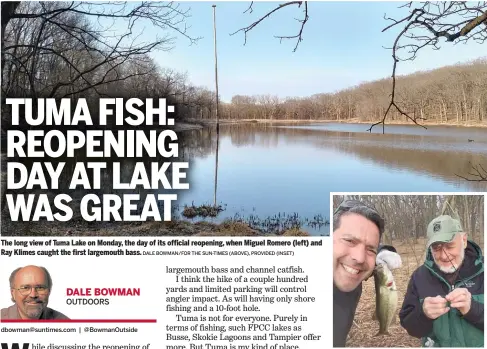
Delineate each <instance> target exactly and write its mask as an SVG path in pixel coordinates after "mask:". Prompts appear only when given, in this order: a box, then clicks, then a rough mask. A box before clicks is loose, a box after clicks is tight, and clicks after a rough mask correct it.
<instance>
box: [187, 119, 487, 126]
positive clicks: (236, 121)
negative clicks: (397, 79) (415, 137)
mask: <svg viewBox="0 0 487 349" xmlns="http://www.w3.org/2000/svg"><path fill="white" fill-rule="evenodd" d="M378 121H380V120H376V121H363V120H359V119H355V120H354V119H351V120H341V121H337V120H320V119H318V120H298V119H294V120H279V119H220V120H219V123H220V124H243V123H256V124H257V123H259V124H273V123H275V124H364V125H372V124H374V123H375V122H378ZM184 123H185V124H186V127H189V125H201V126H210V125H215V124H216V119H205V120H202V119H185V120H184ZM418 124H419V125H424V126H449V127H482V128H483V127H486V128H487V120H483V121H478V122H469V123H456V122H455V123H451V122H449V123H440V122H438V121H436V120H432V121H429V120H425V121H422V122H419V121H418ZM385 125H386V126H392V125H406V126H416V127H421V126H418V125H416V124H414V123H413V122H412V121H399V120H391V121H388V120H386V121H385ZM377 127H382V124H381V125H377V126H375V127H374V128H377Z"/></svg>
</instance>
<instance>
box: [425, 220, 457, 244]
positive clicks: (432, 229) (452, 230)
mask: <svg viewBox="0 0 487 349" xmlns="http://www.w3.org/2000/svg"><path fill="white" fill-rule="evenodd" d="M461 232H463V229H462V225H461V224H460V221H459V220H457V219H453V218H452V217H450V216H447V215H443V216H438V217H436V218H435V219H433V220H432V221H431V222H430V224H428V230H427V234H426V236H427V238H428V245H427V246H426V248H428V247H430V246H431V244H434V243H435V242H449V241H451V240H453V238H454V237H455V235H456V234H457V233H461Z"/></svg>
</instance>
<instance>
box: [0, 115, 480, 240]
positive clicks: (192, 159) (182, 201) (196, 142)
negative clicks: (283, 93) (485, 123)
mask: <svg viewBox="0 0 487 349" xmlns="http://www.w3.org/2000/svg"><path fill="white" fill-rule="evenodd" d="M368 127H369V125H368V124H338V123H320V124H302V125H292V126H291V125H289V124H278V123H276V124H260V123H248V124H222V125H221V126H220V138H219V140H220V141H219V151H218V182H217V204H220V205H222V207H223V208H224V211H222V212H221V213H220V214H219V215H218V216H217V217H215V218H205V220H207V221H210V222H214V223H219V222H221V221H223V220H224V219H228V218H232V219H241V220H244V221H245V222H247V223H250V225H251V226H253V227H255V228H258V229H262V230H264V231H268V232H273V229H275V228H278V229H286V228H291V227H296V226H298V227H300V229H302V230H305V231H308V232H310V233H311V234H313V235H328V234H329V225H328V224H324V223H325V222H327V221H329V220H330V192H348V191H350V192H393V191H394V192H469V191H476V192H480V191H487V183H486V182H470V181H466V180H465V179H462V178H460V177H458V175H461V176H468V173H469V172H470V171H472V167H471V164H473V165H479V164H480V165H483V166H484V168H486V169H487V129H485V128H460V127H444V126H438V127H428V129H427V130H424V129H423V128H421V127H418V126H402V125H401V126H387V127H386V134H382V128H381V127H375V128H374V129H373V132H372V133H369V132H367V128H368ZM216 138H217V137H216V127H215V126H212V127H206V128H203V129H196V130H190V131H184V132H183V134H182V136H181V137H180V142H181V143H180V149H181V151H180V155H181V156H182V158H184V160H185V161H188V162H189V166H190V170H189V175H188V179H187V180H186V181H187V182H189V183H190V189H189V190H188V191H179V192H178V194H179V200H178V202H177V203H176V204H174V205H173V209H174V216H175V217H179V218H183V217H182V216H181V213H182V211H183V209H184V206H185V205H188V206H191V205H192V204H194V205H195V206H200V205H205V204H209V205H213V200H214V188H215V185H214V181H215V158H216V144H217V142H216ZM469 140H470V141H469ZM2 158H3V159H5V154H3V155H2ZM60 161H66V166H65V169H64V171H63V176H62V178H61V182H60V187H59V189H58V192H59V193H67V192H68V187H69V183H70V181H71V176H72V174H73V171H74V167H75V165H76V161H86V159H83V158H79V159H78V160H75V159H73V158H69V159H60ZM114 161H117V160H114ZM138 161H140V160H138ZM150 161H153V160H146V162H150ZM162 161H164V160H162ZM135 162H136V160H134V159H124V160H123V166H122V168H121V174H120V176H121V177H122V183H128V182H130V179H131V178H132V174H133V172H134V166H135ZM161 164H162V163H161ZM2 165H3V166H2V171H5V167H6V166H5V161H3V162H2ZM146 166H147V165H146ZM146 168H149V167H146ZM112 177H113V174H110V173H108V172H107V173H106V174H104V175H103V177H102V178H101V180H102V182H103V184H102V186H101V189H99V190H98V189H97V190H94V191H93V193H95V194H97V195H101V194H111V193H113V194H119V195H120V194H127V192H124V191H123V190H121V191H119V192H118V191H117V190H113V189H112V188H111V182H112ZM4 179H5V178H4V177H3V176H2V181H4ZM183 181H184V180H183ZM186 181H185V182H186ZM2 185H3V184H2ZM134 192H135V193H140V195H141V199H142V200H141V201H140V203H139V209H141V207H140V206H141V205H143V203H144V201H145V200H144V199H143V198H144V195H147V194H150V193H151V192H152V193H153V194H155V193H163V192H162V190H161V189H154V190H145V189H139V188H137V189H135V190H134ZM170 192H171V191H168V192H166V193H170ZM30 193H32V192H29V194H30ZM69 193H70V194H71V195H72V197H73V205H74V207H76V205H78V203H79V201H80V200H81V197H82V196H84V195H86V194H87V192H86V191H84V190H77V191H76V192H73V193H72V192H71V191H69ZM51 194H54V193H51ZM201 219H203V218H193V221H198V220H201Z"/></svg>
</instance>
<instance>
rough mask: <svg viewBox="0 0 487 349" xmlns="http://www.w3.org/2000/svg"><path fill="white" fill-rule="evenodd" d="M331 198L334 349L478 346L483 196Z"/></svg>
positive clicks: (481, 314)
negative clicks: (337, 348) (350, 348)
mask: <svg viewBox="0 0 487 349" xmlns="http://www.w3.org/2000/svg"><path fill="white" fill-rule="evenodd" d="M331 198H332V203H331V206H332V212H331V214H332V215H333V222H332V226H331V230H332V234H333V346H334V347H356V348H365V347H406V348H408V347H483V346H484V258H483V249H484V235H485V222H484V219H485V218H484V217H485V215H484V201H485V197H484V195H482V194H476V193H472V194H461V195H460V194H444V193H439V194H433V193H428V194H422V195H416V194H410V195H404V194H395V193H387V194H383V193H377V194H373V195H371V194H369V193H367V195H360V194H358V195H357V194H344V193H340V194H339V195H338V194H333V193H332V195H331Z"/></svg>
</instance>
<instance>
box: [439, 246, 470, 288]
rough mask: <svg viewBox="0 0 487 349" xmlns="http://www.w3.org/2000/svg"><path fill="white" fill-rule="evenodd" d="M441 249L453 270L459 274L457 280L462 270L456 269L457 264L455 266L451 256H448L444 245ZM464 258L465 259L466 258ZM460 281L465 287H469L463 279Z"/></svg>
mask: <svg viewBox="0 0 487 349" xmlns="http://www.w3.org/2000/svg"><path fill="white" fill-rule="evenodd" d="M441 249H442V250H443V252H445V255H446V257H447V258H448V261H449V262H450V263H451V266H452V267H453V270H455V273H458V274H457V278H458V277H459V276H460V270H459V269H457V268H456V267H455V264H453V262H452V260H451V259H450V255H449V254H448V252H446V250H445V247H444V246H443V245H441ZM463 258H464V259H465V257H463ZM460 281H461V282H462V283H463V284H464V285H465V287H467V284H466V283H465V281H464V280H463V279H462V278H460Z"/></svg>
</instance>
